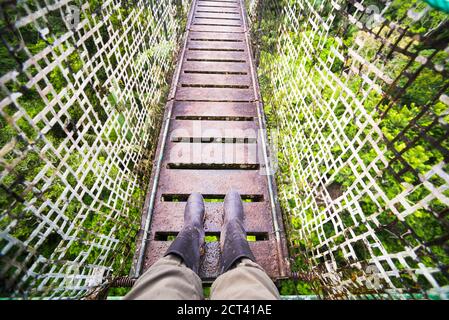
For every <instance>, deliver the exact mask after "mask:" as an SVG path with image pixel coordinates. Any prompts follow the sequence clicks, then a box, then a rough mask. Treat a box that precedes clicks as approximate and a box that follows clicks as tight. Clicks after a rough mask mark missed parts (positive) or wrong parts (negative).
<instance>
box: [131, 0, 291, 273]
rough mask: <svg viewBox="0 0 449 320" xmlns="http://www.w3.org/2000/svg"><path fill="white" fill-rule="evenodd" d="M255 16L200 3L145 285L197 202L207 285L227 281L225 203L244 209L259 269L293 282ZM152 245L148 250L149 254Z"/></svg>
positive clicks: (157, 180)
mask: <svg viewBox="0 0 449 320" xmlns="http://www.w3.org/2000/svg"><path fill="white" fill-rule="evenodd" d="M260 108H261V102H260V98H259V91H258V83H257V77H256V74H255V69H254V66H253V62H252V53H251V48H250V46H249V32H248V28H247V22H246V13H245V9H244V7H243V5H242V2H241V1H239V0H227V1H218V0H217V1H205V0H196V1H194V3H193V6H192V11H191V14H190V17H189V21H188V23H187V32H186V39H185V45H184V50H183V52H182V54H181V56H180V58H179V62H178V72H177V73H176V75H175V78H174V80H173V84H172V92H171V94H170V96H169V102H168V104H167V107H166V114H165V118H166V122H165V123H164V125H163V128H162V130H161V136H160V138H159V140H160V145H159V148H158V155H159V156H157V157H156V163H155V170H154V171H153V177H152V185H153V189H152V190H151V192H150V194H149V196H148V199H147V208H146V212H147V213H148V215H147V216H144V218H145V219H144V221H143V222H142V229H143V230H144V231H147V233H144V234H143V235H142V239H143V241H141V242H140V248H139V250H138V254H137V257H136V270H135V276H138V275H139V274H141V273H142V272H143V271H144V270H145V269H147V268H148V267H149V266H151V265H152V264H153V263H154V262H156V261H157V259H159V258H160V257H162V255H163V254H164V253H165V251H166V250H167V248H168V246H169V245H170V243H171V241H172V240H173V238H174V236H175V235H176V234H177V233H178V232H179V231H180V230H181V228H182V226H183V214H184V207H185V201H186V199H187V197H188V195H189V194H190V193H192V192H200V193H202V194H203V195H204V197H205V200H206V206H205V207H206V220H205V229H206V239H210V240H211V241H210V242H207V243H206V248H205V254H204V256H203V259H202V263H201V266H200V277H201V278H202V279H203V281H205V282H208V281H212V280H213V279H215V278H216V277H217V272H218V263H219V256H220V248H219V241H218V240H219V239H218V237H219V234H220V230H221V224H222V215H223V198H224V196H225V195H226V193H227V192H228V191H229V190H231V189H235V190H237V191H239V192H240V194H241V195H242V198H243V199H244V210H245V227H246V230H247V232H248V235H249V237H250V239H251V240H253V241H250V246H251V248H252V250H253V252H254V254H255V257H256V259H257V262H258V263H259V264H260V265H261V266H262V267H263V268H264V269H265V270H266V271H267V273H268V274H269V275H270V276H271V277H272V278H273V279H281V278H286V277H288V275H289V266H288V260H287V259H286V256H285V254H286V248H285V238H284V233H283V226H282V221H281V220H280V214H279V210H278V208H277V207H276V203H275V201H274V199H275V195H274V192H275V190H274V185H272V183H273V181H272V180H271V176H270V175H267V170H268V169H269V166H267V165H266V164H267V163H268V162H267V160H266V159H265V158H266V155H267V150H265V149H264V148H265V147H266V143H265V140H263V139H265V136H264V135H265V131H264V120H263V114H262V113H261V109H260ZM142 243H143V245H142Z"/></svg>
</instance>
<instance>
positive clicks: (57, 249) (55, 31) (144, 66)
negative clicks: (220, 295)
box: [0, 0, 188, 298]
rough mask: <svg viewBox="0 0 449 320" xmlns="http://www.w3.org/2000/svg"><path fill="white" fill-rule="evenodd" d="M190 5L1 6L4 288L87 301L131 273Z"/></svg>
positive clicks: (90, 0) (48, 1) (50, 0)
mask: <svg viewBox="0 0 449 320" xmlns="http://www.w3.org/2000/svg"><path fill="white" fill-rule="evenodd" d="M187 8H188V1H176V2H175V1H170V0H167V1H152V0H136V1H122V0H106V1H96V0H85V1H82V0H79V1H72V0H45V1H40V0H39V1H38V0H33V1H22V2H16V1H2V3H1V4H0V9H1V16H2V17H1V19H0V28H1V29H0V35H1V40H2V44H1V45H0V55H1V66H0V69H1V76H0V95H1V96H0V169H1V174H0V190H1V191H0V202H1V215H0V230H1V231H0V252H1V253H0V254H1V256H0V258H1V261H0V279H1V280H0V286H1V295H3V296H10V297H11V296H42V297H49V298H52V297H53V298H54V297H60V296H64V297H81V296H83V295H85V294H86V293H88V292H90V291H91V289H93V288H95V287H97V286H98V285H101V284H104V283H106V282H107V280H108V279H110V278H111V277H112V276H113V275H114V274H126V272H128V271H129V268H130V263H131V260H132V259H131V256H132V254H133V253H134V249H133V248H134V242H135V240H136V234H137V232H138V230H139V227H140V210H141V207H142V204H143V201H142V200H143V199H142V198H143V195H144V192H145V188H146V184H147V180H148V175H149V173H150V171H151V160H150V159H151V156H152V152H153V151H154V150H153V148H154V147H155V144H156V142H155V139H156V137H157V135H156V134H157V133H158V131H159V124H160V120H161V117H162V106H163V102H164V99H165V96H166V93H167V90H168V86H167V76H168V73H169V72H170V70H172V66H173V65H174V63H173V60H174V54H175V51H176V50H177V47H178V42H179V36H180V35H181V34H182V31H183V26H182V23H183V20H184V19H185V16H186V12H187Z"/></svg>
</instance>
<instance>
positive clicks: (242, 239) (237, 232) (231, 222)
mask: <svg viewBox="0 0 449 320" xmlns="http://www.w3.org/2000/svg"><path fill="white" fill-rule="evenodd" d="M243 216H244V215H243V203H242V199H241V198H240V194H239V193H238V192H237V191H230V192H228V194H227V195H226V197H225V199H224V218H223V227H222V228H221V236H220V242H221V261H220V272H221V273H225V272H226V271H228V270H229V269H230V268H231V267H232V266H233V265H234V264H235V263H236V262H237V260H239V259H241V258H248V259H250V260H252V261H256V259H255V258H254V255H253V253H252V251H251V249H250V248H249V244H248V241H247V240H246V231H245V227H244V224H243Z"/></svg>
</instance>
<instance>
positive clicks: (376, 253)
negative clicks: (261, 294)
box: [250, 0, 449, 299]
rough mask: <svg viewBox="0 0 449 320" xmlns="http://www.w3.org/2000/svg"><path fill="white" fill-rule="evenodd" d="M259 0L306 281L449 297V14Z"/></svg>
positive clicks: (271, 113)
mask: <svg viewBox="0 0 449 320" xmlns="http://www.w3.org/2000/svg"><path fill="white" fill-rule="evenodd" d="M250 2H251V5H250V8H252V11H251V14H250V16H251V17H252V22H253V32H254V33H255V34H257V35H258V38H259V41H258V42H257V46H258V48H260V65H259V77H260V78H261V83H263V84H264V86H263V87H262V92H263V93H264V100H265V104H266V110H267V114H268V123H269V127H270V128H279V132H280V135H279V142H280V143H279V145H280V153H279V165H280V171H279V172H278V175H277V180H278V186H279V190H280V192H279V197H280V202H281V205H282V208H283V210H284V213H285V219H286V221H288V222H287V223H286V226H287V225H288V228H287V234H288V239H289V244H290V254H291V256H292V258H294V260H293V261H292V266H293V269H294V271H295V272H296V275H297V276H298V277H299V278H300V279H301V281H300V283H299V284H298V285H297V286H296V289H297V290H299V293H300V294H311V293H318V294H319V295H320V296H321V297H325V298H348V297H349V298H351V297H355V296H358V297H360V296H361V295H368V296H370V295H371V297H375V298H383V297H388V298H392V297H395V294H402V293H407V294H411V295H410V296H408V297H412V298H413V297H422V296H424V297H436V298H443V299H447V298H448V293H449V274H448V267H449V243H448V239H449V221H448V213H449V211H448V208H449V193H448V190H449V144H448V143H449V126H448V120H449V118H448V114H449V89H448V88H449V41H448V39H449V37H448V36H449V34H448V31H449V22H448V21H449V20H448V14H447V13H445V12H442V11H438V10H436V9H434V8H431V7H430V6H429V5H427V4H426V3H425V2H424V1H416V0H414V1H401V0H393V1H388V2H386V1H364V0H360V1H358V0H350V1H340V0H335V1H314V0H294V1H250ZM258 56H259V54H258ZM385 294H387V295H385ZM399 297H400V296H399Z"/></svg>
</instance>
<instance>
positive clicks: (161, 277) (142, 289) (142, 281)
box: [124, 254, 204, 300]
mask: <svg viewBox="0 0 449 320" xmlns="http://www.w3.org/2000/svg"><path fill="white" fill-rule="evenodd" d="M203 298H204V297H203V287H202V283H201V279H200V277H198V275H197V274H196V273H195V272H193V271H192V269H190V268H187V267H186V265H185V264H184V262H183V261H182V259H181V258H180V257H178V256H176V255H172V254H169V255H168V256H165V257H163V258H161V259H160V260H159V261H157V262H156V263H155V264H153V265H152V266H151V267H150V268H149V269H148V270H147V271H146V272H145V273H144V274H143V275H142V276H141V277H140V278H139V279H138V280H137V282H136V283H135V284H134V286H133V288H132V290H131V291H130V292H129V293H128V294H127V295H126V296H125V298H124V299H125V300H201V299H203Z"/></svg>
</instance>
